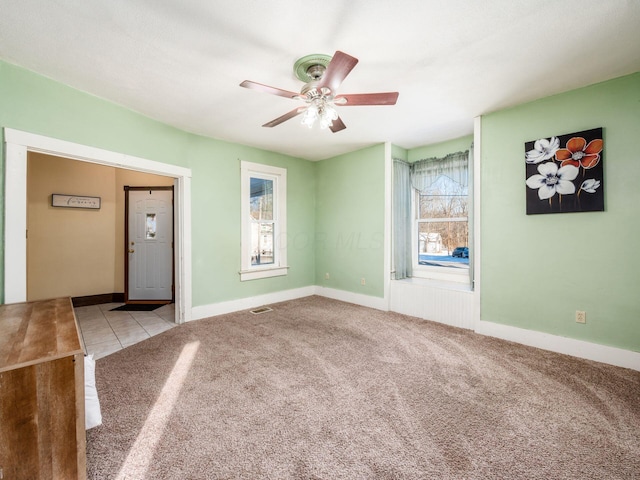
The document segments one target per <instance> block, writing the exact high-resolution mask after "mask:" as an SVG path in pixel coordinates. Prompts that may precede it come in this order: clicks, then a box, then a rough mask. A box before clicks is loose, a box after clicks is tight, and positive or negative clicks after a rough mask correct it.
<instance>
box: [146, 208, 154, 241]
mask: <svg viewBox="0 0 640 480" xmlns="http://www.w3.org/2000/svg"><path fill="white" fill-rule="evenodd" d="M145 238H146V239H147V240H154V239H155V238H156V214H155V213H147V221H146V222H145Z"/></svg>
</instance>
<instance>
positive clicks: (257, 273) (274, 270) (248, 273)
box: [239, 267, 289, 282]
mask: <svg viewBox="0 0 640 480" xmlns="http://www.w3.org/2000/svg"><path fill="white" fill-rule="evenodd" d="M288 271H289V267H270V268H261V269H259V270H258V269H256V270H242V271H240V272H239V273H240V281H241V282H244V281H247V280H258V279H260V278H269V277H279V276H282V275H286V274H287V273H288Z"/></svg>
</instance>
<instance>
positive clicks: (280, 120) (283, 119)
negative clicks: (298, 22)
mask: <svg viewBox="0 0 640 480" xmlns="http://www.w3.org/2000/svg"><path fill="white" fill-rule="evenodd" d="M306 109H307V107H306V106H304V107H298V108H295V109H293V110H291V111H290V112H287V113H285V114H284V115H282V116H281V117H278V118H276V119H275V120H271V121H270V122H267V123H265V124H264V125H262V126H263V127H275V126H276V125H280V124H281V123H283V122H286V121H287V120H290V119H292V118H293V117H295V116H296V115H300V114H301V113H302V112H304V111H305V110H306Z"/></svg>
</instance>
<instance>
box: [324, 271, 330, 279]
mask: <svg viewBox="0 0 640 480" xmlns="http://www.w3.org/2000/svg"><path fill="white" fill-rule="evenodd" d="M324 279H325V280H329V272H327V273H325V274H324Z"/></svg>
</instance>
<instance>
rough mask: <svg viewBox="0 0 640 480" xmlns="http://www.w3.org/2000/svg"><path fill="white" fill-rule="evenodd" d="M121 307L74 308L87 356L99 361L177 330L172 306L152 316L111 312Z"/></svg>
mask: <svg viewBox="0 0 640 480" xmlns="http://www.w3.org/2000/svg"><path fill="white" fill-rule="evenodd" d="M120 305H122V303H105V304H102V305H91V306H88V307H76V308H74V310H75V312H76V318H77V319H78V324H79V326H80V332H81V334H82V335H81V337H82V341H83V343H84V347H85V352H86V353H87V354H89V355H90V354H93V358H95V359H96V360H97V359H98V358H102V357H105V356H107V355H109V354H111V353H114V352H117V351H118V350H122V349H123V348H126V347H128V346H130V345H133V344H134V343H138V342H141V341H142V340H146V339H147V338H151V337H152V336H154V335H157V334H158V333H162V332H164V331H166V330H168V329H170V328H173V327H175V326H176V324H175V323H174V318H175V317H174V312H175V310H174V307H175V304H173V303H171V304H169V305H163V306H162V307H160V308H157V309H155V310H153V311H151V312H134V311H127V312H125V311H115V312H112V311H111V309H112V308H116V307H119V306H120Z"/></svg>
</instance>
